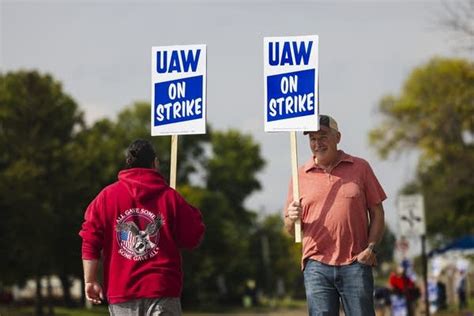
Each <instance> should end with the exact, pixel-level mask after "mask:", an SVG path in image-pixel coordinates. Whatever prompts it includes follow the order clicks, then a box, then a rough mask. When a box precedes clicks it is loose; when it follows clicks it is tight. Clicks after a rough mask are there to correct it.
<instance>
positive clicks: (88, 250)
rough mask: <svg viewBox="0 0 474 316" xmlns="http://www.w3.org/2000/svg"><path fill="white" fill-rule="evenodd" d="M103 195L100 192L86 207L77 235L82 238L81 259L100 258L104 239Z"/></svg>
mask: <svg viewBox="0 0 474 316" xmlns="http://www.w3.org/2000/svg"><path fill="white" fill-rule="evenodd" d="M102 207H103V193H102V192H101V193H100V194H99V195H98V196H97V197H96V198H95V199H94V200H93V201H92V202H91V203H90V204H89V206H88V207H87V209H86V212H85V214H84V222H83V223H82V229H81V231H80V232H79V235H80V236H81V237H82V259H85V260H93V259H99V258H100V251H101V250H102V245H103V239H104V227H103V224H102V223H103V221H102V218H101V209H102Z"/></svg>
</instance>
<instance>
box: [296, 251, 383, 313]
mask: <svg viewBox="0 0 474 316" xmlns="http://www.w3.org/2000/svg"><path fill="white" fill-rule="evenodd" d="M303 273H304V284H305V288H306V299H307V302H308V310H309V315H310V316H338V315H339V304H340V303H339V302H340V301H342V306H343V308H344V312H345V314H346V315H347V316H359V315H360V316H375V311H374V299H373V293H374V278H373V276H372V267H370V266H368V265H364V264H361V263H359V262H354V263H352V264H349V265H344V266H330V265H326V264H323V263H321V262H318V261H315V260H308V261H307V262H306V265H305V269H304V272H303Z"/></svg>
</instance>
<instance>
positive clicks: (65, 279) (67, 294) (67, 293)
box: [59, 274, 74, 307]
mask: <svg viewBox="0 0 474 316" xmlns="http://www.w3.org/2000/svg"><path fill="white" fill-rule="evenodd" d="M59 279H60V280H61V287H62V288H63V299H64V305H65V306H66V307H73V306H74V304H73V301H72V297H71V281H70V280H69V276H67V275H66V274H62V275H60V276H59Z"/></svg>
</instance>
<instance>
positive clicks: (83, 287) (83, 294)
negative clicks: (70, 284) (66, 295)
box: [81, 278, 86, 307]
mask: <svg viewBox="0 0 474 316" xmlns="http://www.w3.org/2000/svg"><path fill="white" fill-rule="evenodd" d="M81 306H82V307H86V283H85V281H84V278H81Z"/></svg>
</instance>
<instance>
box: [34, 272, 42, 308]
mask: <svg viewBox="0 0 474 316" xmlns="http://www.w3.org/2000/svg"><path fill="white" fill-rule="evenodd" d="M35 281H36V300H35V315H36V316H43V315H44V313H43V295H42V294H41V277H40V276H39V275H37V276H36V280H35Z"/></svg>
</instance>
